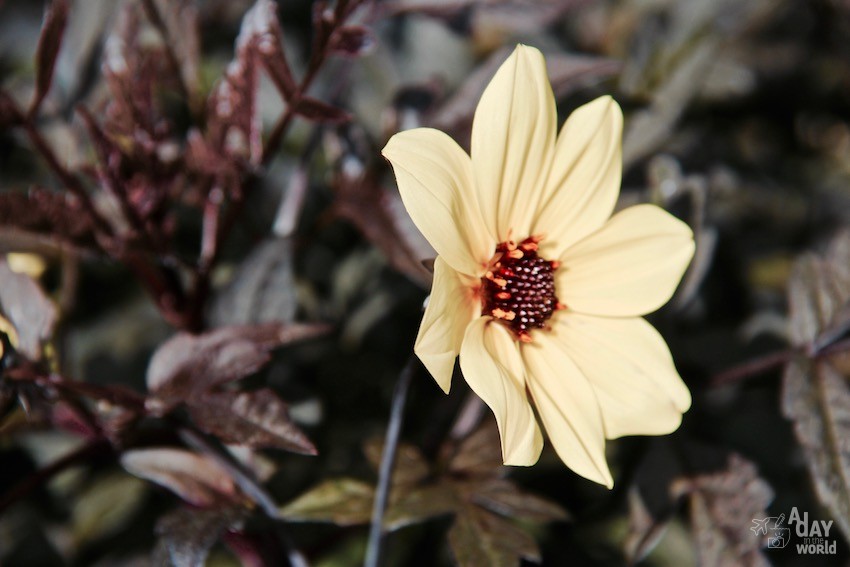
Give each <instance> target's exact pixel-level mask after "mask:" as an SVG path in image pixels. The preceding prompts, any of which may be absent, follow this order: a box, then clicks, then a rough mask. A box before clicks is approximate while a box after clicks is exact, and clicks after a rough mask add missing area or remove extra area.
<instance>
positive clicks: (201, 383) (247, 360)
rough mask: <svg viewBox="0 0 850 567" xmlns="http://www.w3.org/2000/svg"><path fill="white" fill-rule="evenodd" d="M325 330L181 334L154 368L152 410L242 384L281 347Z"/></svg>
mask: <svg viewBox="0 0 850 567" xmlns="http://www.w3.org/2000/svg"><path fill="white" fill-rule="evenodd" d="M326 331H327V327H325V326H323V325H300V324H291V325H283V324H278V323H268V324H265V325H241V326H240V325H236V326H230V327H220V328H218V329H215V330H212V331H209V332H207V333H203V334H201V335H191V334H189V333H179V334H177V335H175V336H174V337H172V338H171V339H169V340H168V341H167V342H166V343H164V344H163V345H162V346H160V347H159V348H158V349H157V350H156V352H155V353H154V355H153V357H152V358H151V361H150V364H149V365H148V371H147V377H146V380H147V385H148V389H149V390H150V391H151V393H153V394H154V395H155V397H154V398H151V400H150V401H151V407H150V408H149V409H150V410H151V411H156V412H166V411H168V410H169V409H170V408H171V407H172V406H173V405H174V404H176V403H179V402H182V401H184V400H186V399H188V398H189V397H191V396H193V395H197V394H198V393H201V392H204V391H207V390H210V389H212V388H214V387H216V386H218V385H221V384H223V383H225V382H229V381H233V380H238V379H240V378H243V377H245V376H248V375H250V374H253V373H254V372H256V371H258V370H259V369H260V368H262V367H263V366H264V365H265V364H266V363H267V362H268V361H269V359H270V355H269V352H270V351H271V350H272V349H274V348H277V347H279V346H283V345H285V344H288V343H291V342H296V341H299V340H303V339H308V338H311V337H315V336H318V335H320V334H323V333H325V332H326Z"/></svg>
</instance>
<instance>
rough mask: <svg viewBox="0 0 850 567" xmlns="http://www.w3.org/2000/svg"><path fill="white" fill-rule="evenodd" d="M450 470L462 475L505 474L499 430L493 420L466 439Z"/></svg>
mask: <svg viewBox="0 0 850 567" xmlns="http://www.w3.org/2000/svg"><path fill="white" fill-rule="evenodd" d="M449 466H450V468H451V470H452V472H455V473H458V474H460V475H472V476H487V477H491V478H493V477H498V476H501V475H502V474H504V470H505V469H504V467H503V466H502V445H501V441H499V430H498V429H497V428H496V423H495V421H493V420H486V421H485V423H483V424H482V425H481V426H480V427H479V428H478V429H477V430H476V431H474V432H473V433H472V434H471V435H470V436H469V437H467V438H466V439H464V440H463V441H462V442H461V444H460V446H459V447H458V448H457V450H456V452H455V455H454V456H453V457H452V460H451V463H450V465H449Z"/></svg>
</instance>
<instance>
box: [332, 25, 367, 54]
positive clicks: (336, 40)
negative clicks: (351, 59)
mask: <svg viewBox="0 0 850 567" xmlns="http://www.w3.org/2000/svg"><path fill="white" fill-rule="evenodd" d="M374 45H375V38H374V36H373V35H372V32H371V31H369V30H368V29H367V28H364V27H362V26H345V27H343V28H340V29H338V30H337V31H336V32H335V33H334V34H333V36H331V49H333V50H334V51H336V52H338V53H343V54H345V55H363V54H365V53H368V52H369V51H370V50H371V49H372V47H374Z"/></svg>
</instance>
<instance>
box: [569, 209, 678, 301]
mask: <svg viewBox="0 0 850 567" xmlns="http://www.w3.org/2000/svg"><path fill="white" fill-rule="evenodd" d="M693 254H694V239H693V232H692V231H691V229H690V227H688V225H686V224H685V223H683V222H682V221H680V220H679V219H677V218H676V217H674V216H673V215H671V214H669V213H668V212H666V211H664V210H663V209H660V208H659V207H656V206H654V205H637V206H635V207H630V208H628V209H626V210H624V211H621V212H619V213H617V214H616V215H614V216H613V217H611V219H610V220H609V221H608V222H607V223H606V224H605V226H603V227H602V228H601V229H600V230H599V231H597V232H595V233H593V234H592V235H590V236H589V237H587V238H585V239H584V240H582V241H581V242H579V243H577V244H576V245H574V246H572V247H570V248H569V249H568V250H567V251H566V252H564V254H563V256H561V267H560V268H559V269H558V271H557V273H556V276H555V277H556V288H557V293H558V297H559V298H560V300H561V302H562V303H565V304H566V305H567V308H568V309H570V310H573V311H577V312H580V313H588V314H591V315H608V316H617V317H632V316H637V315H645V314H646V313H650V312H652V311H655V310H656V309H658V308H659V307H661V306H662V305H664V304H665V303H666V302H667V301H668V300H669V299H670V297H671V296H672V295H673V292H674V291H676V287H677V286H678V285H679V280H680V279H681V278H682V274H684V272H685V269H686V268H687V267H688V264H689V263H690V261H691V258H692V257H693Z"/></svg>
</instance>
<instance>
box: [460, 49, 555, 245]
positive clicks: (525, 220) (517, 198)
mask: <svg viewBox="0 0 850 567" xmlns="http://www.w3.org/2000/svg"><path fill="white" fill-rule="evenodd" d="M556 122H557V114H556V111H555V98H554V96H553V95H552V87H551V86H550V85H549V79H548V76H547V74H546V62H545V61H544V60H543V55H542V54H541V53H540V51H538V50H537V49H535V48H533V47H528V46H525V45H518V46H517V48H516V50H515V51H514V52H513V54H511V56H510V57H508V59H507V61H505V62H504V63H503V64H502V66H501V67H500V68H499V70H498V71H497V72H496V75H495V76H494V77H493V80H492V81H491V82H490V84H489V85H488V86H487V89H486V90H485V91H484V94H483V95H482V97H481V101H480V102H479V103H478V107H477V108H476V110H475V118H474V120H473V123H472V167H473V169H474V171H475V181H476V184H477V188H478V200H479V204H480V207H481V211H482V213H483V217H484V221H485V223H486V224H487V226H488V228H489V229H490V230H491V235H492V236H493V237H494V238H496V240H498V241H503V240H507V239H508V231H510V230H512V231H513V233H512V235H513V237H524V236H528V234H529V231H530V229H531V221H532V218H533V215H534V205H535V203H536V201H537V199H538V194H539V191H540V189H541V187H543V184H544V182H545V180H546V176H547V174H548V171H549V167H550V164H551V163H552V153H553V151H554V144H555V126H556Z"/></svg>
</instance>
